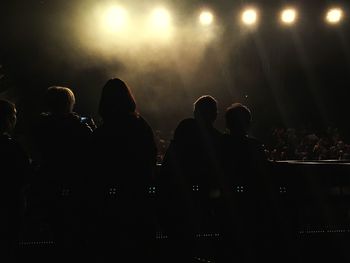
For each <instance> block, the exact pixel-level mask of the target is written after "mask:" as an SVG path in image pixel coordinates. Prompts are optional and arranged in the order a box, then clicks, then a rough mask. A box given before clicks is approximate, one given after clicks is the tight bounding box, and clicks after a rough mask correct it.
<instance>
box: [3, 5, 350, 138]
mask: <svg viewBox="0 0 350 263" xmlns="http://www.w3.org/2000/svg"><path fill="white" fill-rule="evenodd" d="M96 2H99V3H100V2H102V1H91V0H85V1H84V0H76V1H62V0H51V1H34V0H26V1H18V0H16V1H2V2H1V6H0V8H1V9H0V10H1V14H0V19H1V21H0V24H1V28H0V29H1V30H0V65H1V74H0V75H1V79H0V96H1V97H5V98H9V99H12V100H14V101H15V102H16V103H17V105H18V108H19V113H20V116H19V117H20V120H21V121H22V126H25V124H26V122H31V119H32V118H34V117H35V116H36V114H38V113H39V112H40V111H41V110H42V106H41V96H42V93H43V92H44V90H45V89H46V88H47V87H49V86H51V85H60V86H68V87H70V88H72V90H73V91H74V92H75V94H76V97H77V105H76V110H77V112H79V113H81V114H83V115H91V116H93V117H94V118H96V119H97V114H96V110H97V105H98V99H99V94H100V90H101V87H102V86H103V84H104V83H105V82H106V80H107V79H109V78H111V77H121V78H123V79H124V80H126V82H128V84H130V86H131V88H132V90H133V92H134V94H135V97H136V100H137V102H138V108H139V111H140V112H141V113H142V114H143V115H144V116H145V118H146V119H147V120H148V121H149V122H150V124H151V125H152V126H153V127H154V129H161V130H172V129H174V127H175V126H176V124H177V122H178V121H179V120H180V119H182V118H184V117H187V116H190V115H191V111H192V103H193V102H194V100H195V99H196V98H197V97H198V96H200V95H202V94H211V95H213V96H214V97H216V98H217V99H218V101H219V106H220V116H219V120H218V122H217V126H218V127H219V128H220V129H223V128H224V124H223V121H222V117H223V116H222V113H223V112H224V110H225V108H226V107H227V106H229V105H230V104H231V103H232V102H237V101H239V102H242V103H244V104H247V105H248V106H249V107H250V108H251V110H252V112H253V121H254V123H253V124H254V125H253V133H254V134H255V135H256V136H261V137H264V136H265V135H266V134H268V133H269V132H270V131H271V128H272V127H273V126H286V127H303V126H310V127H315V128H317V129H325V128H326V127H327V126H334V127H338V128H339V129H340V130H342V131H343V133H344V134H345V135H346V134H349V131H350V123H349V106H348V105H349V98H350V97H349V94H350V91H349V88H350V85H349V84H350V74H349V73H350V40H349V37H350V36H349V32H350V31H349V28H350V24H349V23H350V20H349V18H348V16H349V15H350V9H349V4H348V3H347V1H255V2H247V1H227V0H226V1H224V0H219V1H218V0H216V1H184V0H183V1H182V0H180V1H165V0H164V1H163V2H164V3H166V4H167V6H169V7H170V8H169V9H170V10H171V12H172V11H174V12H176V13H177V14H178V15H177V18H181V19H180V22H177V24H176V26H177V27H179V28H181V26H182V23H184V24H185V23H191V21H190V19H192V18H193V16H194V10H198V9H199V8H200V7H202V6H209V7H211V8H212V9H213V10H215V13H216V17H217V20H218V21H220V23H221V34H220V36H219V37H217V39H215V41H212V42H211V43H209V44H207V45H206V46H205V48H203V54H202V56H201V59H200V60H199V61H197V62H198V63H196V65H195V66H193V65H191V62H189V61H188V59H187V58H186V54H187V53H186V52H183V51H179V50H178V49H180V48H179V47H181V49H186V46H185V45H189V48H190V46H191V44H190V43H192V42H190V41H188V39H191V36H190V35H187V38H186V41H187V42H186V41H185V40H183V41H182V40H179V39H178V40H177V41H178V42H177V44H176V45H174V46H172V47H168V48H167V49H162V50H161V51H159V52H158V50H157V47H155V48H154V49H153V50H151V51H149V54H147V52H148V50H147V48H145V50H142V51H140V52H139V53H135V55H134V56H131V57H130V58H128V59H124V58H125V57H124V56H123V55H120V54H122V53H118V54H119V55H118V54H113V55H112V54H111V55H110V56H108V55H106V54H104V55H101V54H102V53H98V52H95V51H94V52H92V51H91V50H89V49H87V48H86V44H89V43H88V42H89V41H93V40H92V39H86V40H85V41H84V39H83V40H82V39H81V38H79V41H78V40H77V39H78V38H77V31H76V28H77V23H79V21H81V20H79V19H77V18H76V16H77V14H79V16H81V14H84V12H85V10H89V9H90V7H91V6H93V5H94V4H96ZM109 2H112V1H109ZM146 2H147V5H152V4H153V1H146ZM118 3H120V4H123V5H124V6H125V7H126V8H128V6H129V5H132V6H133V7H134V8H139V10H141V11H142V10H143V8H145V7H144V6H143V5H145V2H143V1H118ZM154 3H156V2H155V1H154ZM157 3H159V2H157ZM250 4H253V5H254V6H255V7H257V8H258V9H259V10H260V12H261V14H260V20H259V25H258V27H257V28H256V29H255V30H252V31H249V32H248V31H247V30H245V29H243V28H242V26H241V25H240V24H239V21H238V19H236V20H234V19H233V18H234V17H236V18H237V17H239V13H240V12H241V10H242V9H243V8H244V7H245V6H247V5H250ZM286 5H292V6H295V7H296V8H298V10H299V20H298V23H297V24H296V25H295V26H292V27H290V28H287V27H284V26H282V25H281V24H280V23H279V22H278V17H277V15H278V13H279V12H280V10H281V9H282V8H283V7H285V6H286ZM332 6H340V7H342V8H343V9H344V12H345V18H344V20H343V21H342V23H341V24H340V25H337V26H330V25H327V24H326V23H325V22H324V16H325V12H326V10H327V8H329V7H332ZM78 28H81V25H80V27H78ZM195 37H197V36H195V35H193V38H195ZM130 41H131V42H132V39H130ZM181 41H182V42H181ZM160 49H161V48H159V50H160ZM120 52H122V51H120ZM152 52H153V53H152ZM157 52H158V53H157ZM159 53H161V54H162V56H161V59H158V60H157V59H154V60H152V59H145V58H150V57H152V54H159ZM139 60H140V61H143V63H139V64H138V61H139ZM145 61H146V62H145ZM160 61H161V62H160ZM187 67H188V69H192V70H187ZM186 72H188V74H186Z"/></svg>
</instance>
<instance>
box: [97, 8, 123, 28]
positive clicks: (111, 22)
mask: <svg viewBox="0 0 350 263" xmlns="http://www.w3.org/2000/svg"><path fill="white" fill-rule="evenodd" d="M127 17H128V14H127V12H126V10H125V9H123V8H121V7H117V6H114V7H111V8H108V9H107V10H106V11H105V13H104V16H103V21H104V27H105V28H106V29H107V30H108V31H119V30H121V29H123V28H124V26H125V25H126V22H127Z"/></svg>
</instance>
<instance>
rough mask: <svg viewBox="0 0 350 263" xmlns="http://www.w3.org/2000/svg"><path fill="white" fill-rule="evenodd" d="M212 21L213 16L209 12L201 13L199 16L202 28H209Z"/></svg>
mask: <svg viewBox="0 0 350 263" xmlns="http://www.w3.org/2000/svg"><path fill="white" fill-rule="evenodd" d="M213 20H214V16H213V14H212V13H211V12H209V11H203V12H202V13H201V14H200V15H199V22H200V23H201V24H202V25H203V26H209V25H211V24H212V23H213Z"/></svg>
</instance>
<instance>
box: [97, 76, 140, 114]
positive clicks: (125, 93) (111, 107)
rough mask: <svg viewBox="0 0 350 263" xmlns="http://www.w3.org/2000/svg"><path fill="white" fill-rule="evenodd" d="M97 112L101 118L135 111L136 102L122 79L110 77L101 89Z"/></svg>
mask: <svg viewBox="0 0 350 263" xmlns="http://www.w3.org/2000/svg"><path fill="white" fill-rule="evenodd" d="M98 112H99V114H100V116H101V117H102V119H104V120H106V119H112V118H114V117H115V116H120V115H128V114H135V113H136V102H135V99H134V96H133V95H132V93H131V90H130V89H129V87H128V86H127V85H126V83H125V82H124V81H122V80H121V79H118V78H114V79H110V80H108V81H107V83H106V84H105V85H104V87H103V89H102V94H101V99H100V104H99V109H98Z"/></svg>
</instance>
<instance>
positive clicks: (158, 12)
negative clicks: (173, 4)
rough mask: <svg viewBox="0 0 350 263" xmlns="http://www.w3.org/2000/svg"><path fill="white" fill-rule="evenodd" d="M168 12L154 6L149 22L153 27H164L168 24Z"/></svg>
mask: <svg viewBox="0 0 350 263" xmlns="http://www.w3.org/2000/svg"><path fill="white" fill-rule="evenodd" d="M170 19H171V18H170V14H169V12H168V11H167V10H166V9H164V8H156V9H154V11H153V12H152V17H151V22H152V25H153V26H154V27H155V28H159V29H165V28H167V27H169V26H170Z"/></svg>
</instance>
